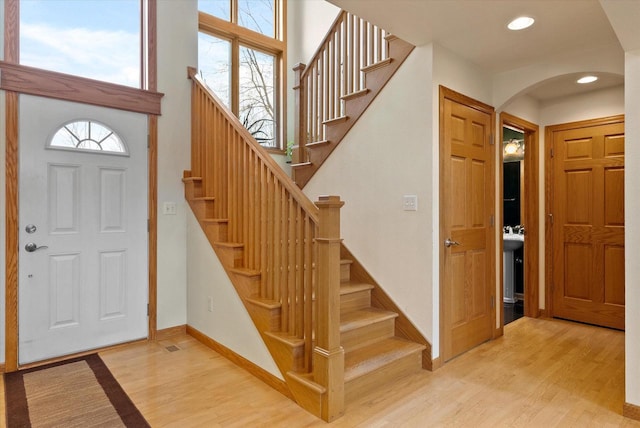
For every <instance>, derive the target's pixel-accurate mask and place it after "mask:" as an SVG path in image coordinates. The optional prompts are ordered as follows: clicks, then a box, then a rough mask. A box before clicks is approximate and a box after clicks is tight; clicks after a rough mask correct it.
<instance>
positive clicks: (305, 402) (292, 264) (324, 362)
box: [183, 69, 430, 421]
mask: <svg viewBox="0 0 640 428" xmlns="http://www.w3.org/2000/svg"><path fill="white" fill-rule="evenodd" d="M189 77H190V78H191V81H192V144H191V170H190V171H185V172H184V176H183V182H184V186H185V198H186V199H187V201H188V203H189V205H190V207H191V209H192V211H193V213H194V215H195V217H196V218H197V220H198V222H199V224H200V226H201V228H202V230H203V231H204V233H205V235H206V237H207V239H208V240H209V242H210V244H211V246H212V248H213V249H214V250H215V253H216V254H217V256H218V257H219V259H220V260H221V262H222V265H223V266H224V269H225V270H226V272H227V274H228V275H229V278H230V279H231V281H232V283H233V285H234V287H235V289H236V291H237V293H238V295H239V296H240V297H241V299H242V301H243V304H244V306H245V308H246V310H247V312H248V313H249V315H250V316H251V319H252V320H253V323H254V324H255V326H256V328H257V330H258V331H259V333H260V335H261V337H262V339H263V341H264V343H265V345H266V346H267V349H268V350H269V352H270V353H271V355H272V357H273V359H274V361H275V362H276V365H277V366H278V368H279V370H280V371H281V373H282V374H283V377H284V378H285V380H286V384H287V387H288V388H289V390H290V392H291V395H292V396H293V397H294V399H295V400H296V401H297V402H298V403H299V405H301V406H302V407H304V408H305V409H307V410H308V411H310V412H312V413H313V414H315V415H317V416H318V417H321V418H322V419H324V420H326V421H331V420H334V419H336V418H338V417H340V416H341V415H342V414H343V413H344V408H345V402H349V400H351V399H353V398H354V397H358V396H362V395H363V394H365V393H367V392H368V391H370V390H372V389H379V388H384V386H383V384H384V383H385V382H387V381H389V380H393V379H396V378H398V377H400V376H405V375H409V374H411V373H415V372H417V371H419V370H421V369H422V368H423V366H424V367H427V366H428V363H425V361H429V363H430V348H429V347H428V342H427V341H426V340H425V339H424V338H423V337H422V336H421V335H420V334H419V333H417V330H416V329H415V327H413V326H412V325H411V324H410V323H409V322H408V320H407V318H406V317H405V316H404V315H403V314H401V313H399V311H397V310H393V309H397V308H395V307H394V306H393V305H392V303H391V301H390V299H388V298H387V297H386V295H385V294H384V293H383V292H382V290H381V289H380V288H379V286H377V284H375V283H374V282H373V281H370V280H369V279H370V277H369V276H368V274H366V272H364V271H363V269H362V267H361V266H360V265H359V264H358V263H357V261H356V260H355V259H354V258H353V257H351V255H350V253H348V251H347V250H346V248H345V247H343V246H341V242H342V241H341V239H340V207H341V206H342V205H343V202H342V201H340V198H339V197H337V196H327V197H321V198H320V200H319V201H317V202H316V203H315V204H314V203H312V202H311V201H309V200H308V199H307V197H306V196H305V195H304V194H303V193H302V192H301V190H300V189H299V188H298V187H297V186H296V185H295V184H294V183H293V181H292V180H291V179H290V178H289V177H288V176H287V175H286V174H285V173H284V172H283V171H282V170H281V169H280V168H279V166H278V165H277V164H276V163H275V161H273V159H272V158H271V156H270V155H269V154H268V153H267V152H266V151H265V150H264V149H263V148H262V147H261V146H260V145H259V144H258V143H257V142H256V141H255V140H254V139H253V137H252V136H251V135H250V134H249V133H248V132H247V131H246V129H244V127H243V126H242V125H241V124H240V122H239V121H238V119H237V118H236V117H235V116H234V115H233V114H232V113H231V112H229V111H228V110H227V109H226V107H224V106H223V105H222V103H221V102H220V101H219V100H218V99H217V98H216V96H215V95H214V94H213V93H212V92H211V91H210V90H209V89H208V88H207V87H206V85H205V84H204V83H203V82H202V80H201V79H200V78H199V77H198V76H197V75H196V73H195V70H194V69H190V70H189ZM385 302H387V303H385ZM385 306H386V307H385ZM389 308H391V309H392V310H389ZM407 332H408V333H407ZM408 339H413V340H408Z"/></svg>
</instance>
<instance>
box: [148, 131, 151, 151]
mask: <svg viewBox="0 0 640 428" xmlns="http://www.w3.org/2000/svg"><path fill="white" fill-rule="evenodd" d="M150 148H151V135H149V134H147V149H150Z"/></svg>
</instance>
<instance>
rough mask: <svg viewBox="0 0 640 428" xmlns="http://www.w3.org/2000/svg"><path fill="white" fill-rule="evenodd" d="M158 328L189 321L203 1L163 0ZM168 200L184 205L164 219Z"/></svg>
mask: <svg viewBox="0 0 640 428" xmlns="http://www.w3.org/2000/svg"><path fill="white" fill-rule="evenodd" d="M157 4H158V91H159V92H162V93H164V94H165V95H164V98H163V99H162V116H160V118H159V120H158V270H157V272H158V275H157V277H158V329H163V328H168V327H173V326H176V325H183V324H186V322H187V309H186V308H187V303H186V299H187V228H186V215H187V210H188V209H189V207H188V206H187V204H186V202H185V199H184V188H183V184H182V181H181V179H182V172H183V170H185V169H189V165H190V161H191V158H190V147H191V141H190V135H191V134H190V125H191V86H190V81H189V80H188V79H187V66H196V65H197V59H198V51H197V28H198V15H197V2H196V1H188V2H185V1H180V2H176V1H169V0H160V1H158V3H157ZM165 202H175V203H177V205H178V210H177V214H176V215H163V214H162V207H163V204H164V203H165Z"/></svg>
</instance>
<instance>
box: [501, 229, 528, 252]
mask: <svg viewBox="0 0 640 428" xmlns="http://www.w3.org/2000/svg"><path fill="white" fill-rule="evenodd" d="M503 242H504V250H505V251H513V250H517V249H518V248H520V247H522V246H523V245H524V235H518V234H517V233H505V234H504V235H503Z"/></svg>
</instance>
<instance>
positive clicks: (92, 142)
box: [48, 120, 129, 156]
mask: <svg viewBox="0 0 640 428" xmlns="http://www.w3.org/2000/svg"><path fill="white" fill-rule="evenodd" d="M48 147H49V148H52V149H61V150H77V151H83V152H100V153H108V154H116V155H124V156H128V155H129V151H128V150H127V146H126V145H125V144H124V141H122V139H121V138H120V137H119V136H118V134H116V133H115V132H113V131H112V130H111V129H109V127H107V126H106V125H103V124H102V123H99V122H96V121H93V120H76V121H73V122H69V123H67V124H66V125H63V126H62V127H61V128H60V129H58V130H57V131H56V133H55V134H53V137H52V138H51V141H50V142H49V144H48Z"/></svg>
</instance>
